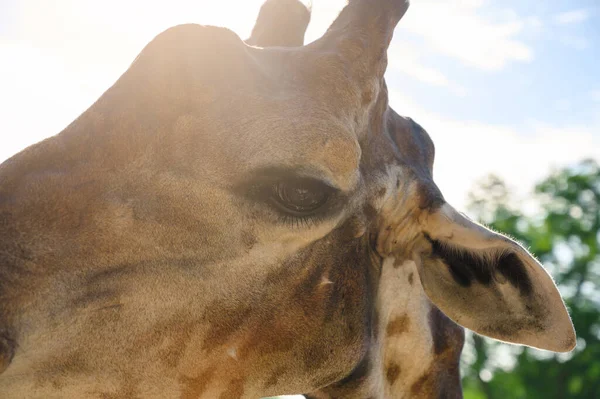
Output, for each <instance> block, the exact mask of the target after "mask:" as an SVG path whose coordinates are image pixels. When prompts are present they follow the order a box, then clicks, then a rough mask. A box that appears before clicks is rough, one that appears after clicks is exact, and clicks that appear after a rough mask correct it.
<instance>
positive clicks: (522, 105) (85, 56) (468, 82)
mask: <svg viewBox="0 0 600 399" xmlns="http://www.w3.org/2000/svg"><path fill="white" fill-rule="evenodd" d="M260 3H261V0H246V1H243V2H241V1H234V0H221V1H218V2H216V1H214V0H195V1H183V0H172V1H169V2H146V1H141V0H130V1H120V0H106V1H103V2H88V1H80V0H54V1H42V0H2V1H1V2H0V54H3V57H6V58H5V60H7V61H4V60H3V62H2V63H0V72H1V73H0V87H1V88H2V90H0V109H1V110H2V111H0V113H1V116H0V132H2V134H1V135H0V160H3V159H5V158H7V157H9V156H10V155H12V154H13V153H15V152H17V151H18V150H20V149H22V148H24V147H26V146H27V145H30V144H32V143H34V142H36V141H39V140H41V139H43V138H45V137H48V136H50V135H53V134H56V133H58V132H60V130H62V129H63V128H64V127H65V126H66V125H67V124H68V123H70V122H71V121H72V120H73V119H75V118H76V117H77V116H78V115H79V114H80V113H81V112H83V111H84V110H85V109H86V108H87V107H88V106H90V105H91V104H92V103H93V102H94V101H95V100H96V99H97V98H98V97H99V96H100V95H101V94H102V93H103V92H104V90H106V89H107V88H108V87H109V86H110V85H111V84H112V83H113V82H114V81H115V80H116V79H117V78H118V76H119V75H120V74H121V73H122V72H123V71H124V70H125V69H126V68H127V66H128V65H129V63H130V62H131V61H132V60H133V59H134V58H135V56H136V55H137V53H138V52H139V51H140V50H141V49H142V47H143V46H144V45H145V44H146V43H147V42H148V41H149V40H151V39H152V37H154V36H155V35H156V34H158V33H159V32H161V31H162V30H164V29H166V28H168V27H169V26H172V25H175V24H179V23H186V22H197V23H204V24H213V25H222V26H227V27H230V28H232V29H233V30H234V31H236V32H238V33H239V34H240V35H241V36H242V37H246V36H247V34H248V33H249V31H250V29H251V27H252V23H253V20H254V18H255V16H256V13H257V11H258V8H259V6H260ZM343 4H344V1H343V0H313V20H312V23H311V25H310V27H309V31H308V33H307V39H308V40H309V41H310V40H314V39H315V38H317V37H319V36H320V35H321V34H322V33H323V32H324V31H325V29H326V28H327V26H328V24H329V23H330V22H331V21H332V20H333V19H334V18H335V16H336V15H337V13H338V12H339V10H340V9H341V8H342V7H343ZM599 46H600V3H598V1H597V0H575V1H566V0H565V1H558V0H550V1H538V0H536V1H534V0H521V1H516V0H505V1H503V2H497V1H492V0H446V1H442V0H439V1H431V0H413V1H412V4H411V7H410V9H409V11H408V13H407V14H406V16H405V18H404V19H403V20H402V21H401V22H400V24H399V27H398V29H397V30H396V33H395V36H394V40H393V42H392V45H391V47H390V51H389V56H390V62H389V68H388V73H387V75H386V77H387V80H388V85H389V88H390V93H391V94H390V98H391V104H392V106H393V107H394V108H395V109H396V110H397V111H398V112H399V113H401V114H404V115H408V116H411V117H413V118H414V119H416V120H417V121H418V122H419V123H420V124H422V125H423V126H424V127H425V129H426V130H428V131H429V133H430V134H431V136H432V137H433V139H434V141H435V142H436V149H437V159H436V167H435V176H436V180H437V182H438V184H439V185H440V187H441V188H442V190H443V192H444V194H445V196H446V198H447V199H449V200H450V201H451V202H453V203H455V204H457V205H459V206H461V205H462V204H463V203H464V199H465V196H466V192H467V191H468V189H469V188H470V187H471V186H472V184H473V182H474V181H475V180H477V179H478V178H480V177H482V176H483V175H485V174H486V173H490V172H493V173H496V174H499V175H500V176H502V177H504V178H505V179H506V180H507V181H508V183H509V185H511V186H512V187H513V188H515V190H516V191H517V192H522V193H523V195H526V189H527V187H529V186H531V185H532V184H533V182H535V181H536V180H538V179H540V178H541V177H543V176H544V175H546V174H547V172H548V171H549V170H550V168H552V167H559V166H563V165H565V164H569V163H572V162H575V161H577V160H579V159H581V158H583V157H590V156H592V157H595V158H597V159H600V72H598V71H597V70H600V48H599Z"/></svg>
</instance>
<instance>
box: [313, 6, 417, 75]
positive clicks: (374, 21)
mask: <svg viewBox="0 0 600 399" xmlns="http://www.w3.org/2000/svg"><path fill="white" fill-rule="evenodd" d="M408 6H409V1H408V0H350V1H349V2H348V5H347V6H346V7H345V8H344V9H343V10H342V12H341V13H340V15H339V16H338V18H337V19H336V20H335V21H334V22H333V24H332V25H331V26H330V27H329V29H328V30H327V32H326V33H325V35H323V37H322V38H321V39H319V41H318V45H320V46H323V47H325V48H326V49H333V50H334V51H335V52H336V53H337V54H339V55H340V56H341V57H342V58H343V59H344V61H346V62H347V63H349V64H351V65H352V66H353V70H354V73H355V75H358V76H356V77H357V78H359V79H360V78H362V79H368V78H369V77H373V76H375V77H378V78H382V77H383V74H384V72H385V68H386V66H387V55H386V51H387V49H388V47H389V44H390V41H391V40H392V35H393V33H394V29H395V27H396V25H397V24H398V22H399V21H400V19H401V18H402V17H403V16H404V14H405V13H406V11H407V10H408Z"/></svg>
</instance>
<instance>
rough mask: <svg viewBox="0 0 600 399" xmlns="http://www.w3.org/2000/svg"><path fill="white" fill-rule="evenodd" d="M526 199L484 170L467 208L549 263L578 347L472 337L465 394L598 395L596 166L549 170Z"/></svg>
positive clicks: (472, 397) (599, 194) (599, 171)
mask: <svg viewBox="0 0 600 399" xmlns="http://www.w3.org/2000/svg"><path fill="white" fill-rule="evenodd" d="M532 199H533V200H532V201H531V203H529V202H527V203H519V204H518V205H516V204H515V203H514V201H515V200H514V198H511V196H510V190H509V189H508V188H507V187H506V185H505V184H504V183H503V182H502V181H501V180H500V179H499V178H497V177H494V176H490V177H488V178H487V179H486V180H484V181H483V182H482V183H480V184H479V185H478V186H477V187H476V188H475V190H474V191H473V192H472V194H471V195H470V204H471V205H470V212H471V214H473V215H474V216H475V217H476V218H478V219H479V220H481V221H482V222H483V223H486V224H487V225H489V226H490V227H492V228H494V229H495V230H498V231H501V232H503V233H506V234H508V235H510V236H512V237H514V238H516V239H517V240H519V241H520V242H522V243H523V244H524V245H525V246H526V247H528V248H529V249H530V250H531V252H533V253H534V254H536V256H538V258H539V259H540V260H541V261H542V263H543V264H544V265H545V266H546V267H547V268H548V270H549V272H550V273H551V274H552V276H553V277H554V279H555V281H556V283H557V285H558V286H559V289H560V291H561V294H562V295H563V297H564V298H565V301H566V303H567V307H568V308H569V312H570V314H571V317H572V319H573V323H574V325H575V330H576V331H577V337H578V340H577V342H578V346H577V348H576V349H575V350H574V351H573V352H571V353H569V354H559V355H556V354H552V353H550V352H544V351H538V350H535V349H531V348H526V349H523V348H520V347H514V346H508V345H505V344H500V343H497V342H493V341H492V340H488V339H486V338H482V337H479V336H472V337H471V338H470V340H469V345H468V347H466V348H465V352H466V353H465V356H464V357H463V359H468V361H466V363H467V364H466V365H464V367H463V369H464V373H463V374H464V377H463V386H464V391H465V398H467V399H485V398H490V399H496V398H502V399H504V398H511V399H513V398H514V399H520V398H527V399H535V398H540V399H541V398H544V399H551V398H600V340H599V338H600V288H599V287H600V166H599V165H598V164H597V163H596V162H595V161H592V160H586V161H583V162H581V163H579V164H577V165H575V166H574V167H571V168H567V169H563V170H559V171H557V172H554V173H552V174H551V175H550V176H549V177H548V178H546V179H545V180H544V181H542V182H541V183H540V184H538V185H537V186H536V187H535V193H534V195H533V196H532ZM525 208H527V212H526V209H525ZM469 354H470V356H469Z"/></svg>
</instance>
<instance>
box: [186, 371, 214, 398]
mask: <svg viewBox="0 0 600 399" xmlns="http://www.w3.org/2000/svg"><path fill="white" fill-rule="evenodd" d="M214 374H215V368H214V367H211V368H208V369H206V370H204V372H203V373H201V374H200V375H199V376H198V377H195V378H190V377H186V376H182V377H181V378H180V379H179V381H180V382H181V383H182V384H183V389H182V392H181V398H180V399H199V398H200V396H201V395H202V393H203V392H204V391H206V388H207V387H208V384H209V383H210V380H211V378H212V377H213V375H214Z"/></svg>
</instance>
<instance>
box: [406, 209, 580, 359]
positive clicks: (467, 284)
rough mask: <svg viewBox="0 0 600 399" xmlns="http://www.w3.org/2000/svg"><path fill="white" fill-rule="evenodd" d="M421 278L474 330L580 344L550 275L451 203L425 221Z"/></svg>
mask: <svg viewBox="0 0 600 399" xmlns="http://www.w3.org/2000/svg"><path fill="white" fill-rule="evenodd" d="M424 230H425V236H426V239H427V241H428V243H427V244H426V247H427V250H426V251H425V252H424V253H422V254H421V256H419V257H417V259H416V262H417V265H418V269H419V275H420V278H421V283H422V285H423V288H424V290H425V292H426V294H427V295H428V296H429V298H430V299H431V301H432V302H433V303H434V304H435V305H436V306H437V307H438V308H440V309H441V310H442V311H443V312H444V313H445V314H446V315H447V316H448V317H450V318H451V319H452V320H454V321H455V322H456V323H458V324H460V325H462V326H463V327H466V328H469V329H471V330H473V331H475V332H476V333H479V334H482V335H486V336H488V337H491V338H495V339H499V340H502V341H507V342H512V343H517V344H524V345H528V346H532V347H535V348H539V349H546V350H551V351H555V352H568V351H570V350H572V349H573V348H574V347H575V331H574V329H573V324H572V323H571V319H570V317H569V314H568V312H567V309H566V307H565V305H564V303H563V301H562V298H561V297H560V294H559V292H558V289H557V288H556V285H555V284H554V282H553V280H552V278H551V277H550V276H549V275H548V273H547V272H546V270H545V269H544V268H543V267H542V265H541V264H540V263H539V262H538V261H537V260H536V259H535V258H534V257H533V256H532V255H531V254H530V253H529V252H527V250H525V249H524V248H523V247H522V246H521V245H519V244H518V243H516V242H514V241H513V240H511V239H509V238H508V237H505V236H503V235H501V234H497V233H495V232H493V231H491V230H489V229H487V228H485V227H483V226H481V225H479V224H477V223H475V222H473V221H471V220H469V219H468V218H466V217H465V216H463V215H462V214H460V213H458V212H457V211H456V210H454V208H452V207H451V206H450V205H448V204H444V205H443V206H442V207H440V208H438V209H437V210H436V211H434V212H433V213H432V214H431V215H429V217H428V218H427V221H426V222H425V226H424Z"/></svg>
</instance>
